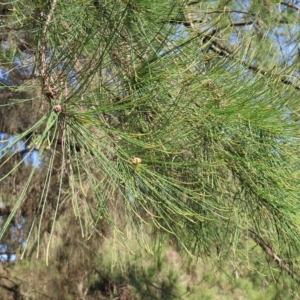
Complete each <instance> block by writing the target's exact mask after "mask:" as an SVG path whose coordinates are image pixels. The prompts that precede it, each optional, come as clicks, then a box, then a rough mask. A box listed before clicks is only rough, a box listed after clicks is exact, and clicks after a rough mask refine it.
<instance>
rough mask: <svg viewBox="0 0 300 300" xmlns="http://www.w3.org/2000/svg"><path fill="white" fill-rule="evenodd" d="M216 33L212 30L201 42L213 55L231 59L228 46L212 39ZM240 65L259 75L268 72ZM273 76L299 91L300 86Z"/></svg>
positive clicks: (246, 64)
mask: <svg viewBox="0 0 300 300" xmlns="http://www.w3.org/2000/svg"><path fill="white" fill-rule="evenodd" d="M216 32H217V30H213V31H212V33H210V34H207V35H205V37H204V39H203V41H204V43H205V42H210V49H211V50H212V51H214V52H215V53H218V54H219V55H221V56H223V57H228V58H233V54H234V51H233V50H231V49H230V48H229V47H228V46H226V45H224V44H223V43H222V42H219V41H218V40H217V39H215V38H214V34H215V33H216ZM241 64H242V65H243V66H245V67H246V68H248V69H249V70H252V71H254V72H255V73H258V74H261V75H267V74H268V70H266V69H263V68H260V67H258V66H256V65H253V64H250V63H247V62H245V61H241ZM274 75H275V76H278V77H280V81H281V82H282V83H284V84H286V85H291V86H293V88H295V89H296V90H300V86H298V85H295V84H294V83H293V82H292V81H290V80H288V79H286V78H283V77H282V76H279V75H278V74H274Z"/></svg>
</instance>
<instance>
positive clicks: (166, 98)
mask: <svg viewBox="0 0 300 300" xmlns="http://www.w3.org/2000/svg"><path fill="white" fill-rule="evenodd" d="M196 2H197V1H195V2H191V3H187V2H182V1H136V0H128V1H121V0H114V1H100V0H99V1H90V0H81V1H75V0H64V1H60V0H53V1H44V0H40V1H22V0H18V1H14V2H11V3H7V4H5V5H6V6H7V7H8V9H9V10H10V12H9V13H7V15H6V18H7V20H6V24H5V26H2V29H1V30H4V29H5V30H6V28H9V29H10V30H11V31H14V32H16V33H15V35H14V36H12V37H11V39H10V40H8V42H7V43H8V44H7V47H8V48H9V50H6V51H4V52H3V54H1V55H2V56H3V57H4V56H6V61H5V60H3V65H2V66H1V67H3V68H6V69H7V70H8V69H9V68H10V70H11V71H10V72H11V74H12V75H11V76H15V77H17V76H19V77H22V76H23V77H22V82H21V83H15V84H7V85H5V86H4V87H3V93H6V94H7V95H8V96H7V97H6V99H5V100H2V99H1V101H2V103H1V104H2V108H1V112H0V116H1V123H2V125H1V126H2V129H1V131H2V132H4V134H3V140H2V141H1V143H2V145H3V146H2V148H1V166H0V168H1V184H2V186H3V189H2V190H3V192H2V193H3V194H9V193H11V191H10V190H9V189H8V188H7V186H8V185H10V184H11V182H12V181H13V180H12V179H13V178H17V177H18V183H17V184H15V183H14V184H15V185H14V189H15V191H14V193H13V195H14V200H13V203H6V204H5V205H7V206H9V214H6V215H7V218H6V219H5V220H6V221H5V222H2V224H1V227H2V230H1V234H0V237H1V238H2V241H3V239H4V238H5V237H6V234H7V232H9V231H10V230H11V229H10V226H11V224H12V221H13V220H14V218H16V216H17V215H18V213H20V211H22V208H23V214H24V218H25V219H26V218H27V219H28V220H29V219H30V220H31V223H30V224H27V225H26V226H25V225H24V226H23V229H24V231H26V235H27V236H28V239H27V241H26V243H23V246H24V245H25V244H26V245H28V247H29V245H32V244H33V242H34V247H33V246H30V247H31V249H34V250H36V251H37V252H39V251H41V250H43V249H44V250H45V252H46V255H47V257H48V256H49V255H51V253H50V249H51V242H53V240H55V239H56V235H57V234H58V233H59V229H58V228H57V227H59V226H58V224H59V221H58V220H59V219H60V218H63V214H64V213H67V214H69V213H70V211H71V209H72V210H73V213H74V215H75V216H76V219H77V221H78V223H77V224H78V226H79V227H80V229H81V233H82V236H83V237H89V236H90V235H91V234H93V231H94V230H95V228H97V226H98V224H100V223H101V224H104V223H105V224H106V225H105V226H106V227H107V228H110V229H111V230H114V232H115V233H116V236H115V238H116V240H118V241H119V242H120V243H121V244H122V245H124V246H126V247H128V248H129V250H130V245H128V244H127V243H126V228H128V226H130V228H133V230H134V231H135V233H136V236H137V237H138V240H139V242H140V244H141V246H142V247H145V248H146V249H148V250H149V252H151V251H152V248H151V245H148V243H147V242H146V241H147V240H148V239H147V235H148V231H147V230H148V229H149V228H151V229H152V230H154V231H155V234H157V235H159V234H162V232H167V233H169V234H170V235H171V237H172V239H173V240H174V241H176V242H177V243H178V244H179V245H180V247H181V249H185V250H186V251H187V252H188V253H189V254H191V255H195V256H199V255H200V254H204V253H205V254H213V253H214V254H217V255H218V256H219V257H225V256H232V255H234V256H235V255H237V256H239V257H240V258H241V259H242V260H243V261H244V262H245V263H246V262H247V260H248V254H249V251H250V250H249V249H250V248H251V245H253V243H257V244H258V245H259V246H260V247H261V248H262V249H263V250H264V251H265V252H266V254H268V255H269V256H271V257H272V259H274V260H275V262H277V263H278V264H279V266H280V267H281V268H282V269H284V270H285V271H287V272H288V273H289V274H290V275H291V276H293V277H294V278H295V279H296V280H298V279H297V276H296V275H294V273H293V271H292V268H293V264H296V263H297V262H298V258H297V257H296V256H295V253H297V252H296V251H298V247H299V234H300V223H299V217H298V211H299V208H300V201H299V184H298V174H299V171H298V156H299V149H298V148H299V147H298V135H299V115H298V113H297V110H298V105H297V104H298V101H297V99H298V93H299V91H298V90H299V86H298V85H297V80H298V79H297V78H296V76H297V73H296V71H295V70H296V66H297V63H296V62H295V61H293V64H291V62H290V61H284V59H283V57H282V56H281V54H280V51H278V47H277V46H276V41H274V40H273V37H270V35H272V34H273V33H272V32H271V29H272V28H271V26H270V25H269V24H273V26H278V24H281V23H279V22H277V21H276V22H275V21H274V18H269V17H268V16H269V15H268V14H269V13H270V11H269V10H268V12H265V14H264V15H262V16H260V15H259V14H258V13H257V12H256V9H255V7H257V5H258V4H255V3H254V2H255V1H253V5H252V6H251V7H248V8H244V9H247V12H244V13H239V14H238V11H239V10H242V9H241V8H239V7H234V5H233V7H226V6H222V4H221V3H220V4H219V6H216V7H213V4H209V3H208V2H209V1H207V3H206V2H205V1H204V2H203V3H196ZM233 2H237V3H238V1H233ZM255 5H256V6H255ZM270 5H271V4H270ZM236 6H238V4H236ZM273 9H274V10H275V11H276V8H275V6H274V7H273ZM262 14H263V13H262ZM270 15H271V14H270ZM282 16H283V15H282ZM241 17H243V18H244V19H243V20H244V21H245V22H248V23H247V24H246V25H247V26H250V25H251V24H252V25H253V24H254V25H253V27H251V28H250V30H248V31H247V30H245V31H243V30H236V31H234V30H233V29H232V28H237V27H238V26H242V25H241V24H240V25H237V23H238V22H240V23H241V20H239V18H241ZM283 17H284V16H283ZM245 18H246V19H245ZM286 18H290V19H291V18H292V16H290V15H287V16H286ZM262 22H264V25H263V26H262V25H260V24H262ZM268 22H269V23H268ZM234 23H235V24H234ZM291 23H293V19H292V21H291ZM255 26H257V28H258V27H259V26H261V28H262V29H261V30H260V31H259V30H258V29H255ZM265 28H266V29H265ZM255 30H257V31H258V34H257V35H255V34H254V33H253V31H255ZM274 35H275V34H274ZM4 46H5V45H4ZM4 46H3V47H4ZM13 49H15V51H13ZM17 50H18V52H16V51H17ZM1 51H2V50H1ZM9 51H11V53H9ZM9 55H10V57H11V59H14V60H15V63H12V60H10V59H9ZM16 57H17V58H18V59H17V61H18V62H19V64H17V66H18V68H17V70H16V69H15V67H14V66H16ZM21 75H22V76H21ZM3 83H5V82H3ZM24 99H27V101H25V100H24ZM22 100H24V101H22ZM10 111H11V112H12V114H13V115H14V119H13V120H12V119H11V118H10V117H9V112H10ZM18 115H19V117H18ZM21 152H22V153H21ZM21 154H22V155H21ZM28 160H32V162H31V163H28ZM19 170H22V172H23V173H22V174H26V176H25V175H23V176H21V177H20V176H18V172H21V171H19ZM37 185H38V186H39V187H38V188H36V186H37ZM6 189H7V190H6ZM26 203H27V204H26ZM28 203H30V205H29V204H28ZM24 207H26V210H25V212H24ZM0 209H1V208H0ZM21 214H22V213H21ZM3 220H4V219H3ZM61 234H63V233H61ZM30 247H29V248H30Z"/></svg>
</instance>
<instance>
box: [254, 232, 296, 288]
mask: <svg viewBox="0 0 300 300" xmlns="http://www.w3.org/2000/svg"><path fill="white" fill-rule="evenodd" d="M249 233H250V237H251V238H252V239H253V240H254V241H255V242H256V243H257V244H258V245H259V246H260V247H261V248H262V249H263V250H264V252H265V253H267V254H268V255H269V256H270V257H272V258H273V260H274V261H275V262H276V264H277V265H278V266H279V267H280V268H281V269H283V270H285V271H286V272H287V273H288V274H289V275H290V276H291V277H292V278H293V279H294V280H295V281H296V282H297V283H298V284H300V279H299V276H298V274H296V273H295V272H294V271H293V270H292V269H291V267H290V266H289V264H287V263H285V262H283V260H282V259H281V258H280V256H278V255H277V254H276V253H275V252H274V251H273V250H272V248H271V247H270V246H269V245H268V244H267V243H265V241H264V240H263V239H262V238H261V237H259V236H258V235H257V234H256V233H255V232H253V231H250V232H249Z"/></svg>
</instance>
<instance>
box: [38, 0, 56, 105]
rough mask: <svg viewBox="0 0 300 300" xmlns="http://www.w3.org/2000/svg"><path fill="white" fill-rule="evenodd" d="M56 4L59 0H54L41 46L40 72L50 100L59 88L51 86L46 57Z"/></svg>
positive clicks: (54, 96) (44, 88)
mask: <svg viewBox="0 0 300 300" xmlns="http://www.w3.org/2000/svg"><path fill="white" fill-rule="evenodd" d="M56 4H57V0H53V2H52V5H51V9H50V12H49V14H48V16H47V19H46V23H45V26H44V29H43V32H42V38H41V47H40V51H39V59H40V73H41V78H42V84H43V90H44V92H45V95H46V97H47V98H48V100H49V101H50V100H51V99H55V98H56V97H57V89H55V87H52V86H51V82H50V77H49V74H48V73H47V58H46V38H47V33H48V30H49V25H50V22H51V20H52V17H53V14H54V10H55V8H56ZM41 16H42V17H43V12H42V13H41Z"/></svg>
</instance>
